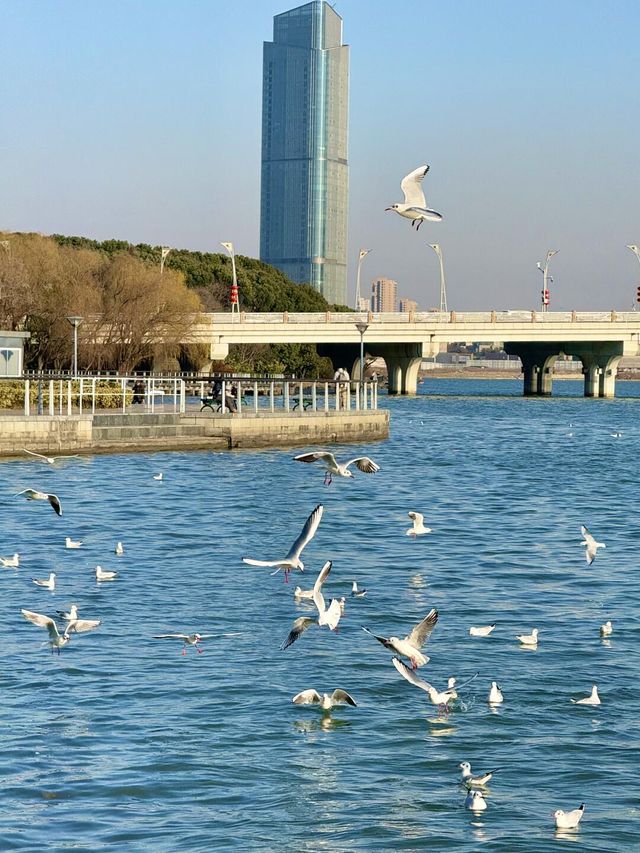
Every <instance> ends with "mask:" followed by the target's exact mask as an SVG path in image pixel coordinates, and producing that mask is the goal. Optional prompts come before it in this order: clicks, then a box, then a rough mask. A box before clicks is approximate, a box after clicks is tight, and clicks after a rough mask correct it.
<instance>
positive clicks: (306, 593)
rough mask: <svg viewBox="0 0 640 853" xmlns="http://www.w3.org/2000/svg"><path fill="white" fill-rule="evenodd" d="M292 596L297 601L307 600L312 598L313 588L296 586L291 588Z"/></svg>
mask: <svg viewBox="0 0 640 853" xmlns="http://www.w3.org/2000/svg"><path fill="white" fill-rule="evenodd" d="M293 597H294V598H295V599H297V600H298V601H308V600H310V599H312V598H313V590H312V589H302V587H301V586H297V587H296V588H295V589H294V590H293Z"/></svg>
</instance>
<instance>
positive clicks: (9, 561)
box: [0, 554, 20, 569]
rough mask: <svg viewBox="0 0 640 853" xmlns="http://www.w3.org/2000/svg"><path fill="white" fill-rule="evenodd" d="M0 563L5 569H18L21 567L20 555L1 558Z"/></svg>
mask: <svg viewBox="0 0 640 853" xmlns="http://www.w3.org/2000/svg"><path fill="white" fill-rule="evenodd" d="M0 563H1V564H2V565H3V566H4V568H5V569H17V568H18V566H19V565H20V554H14V555H13V557H0Z"/></svg>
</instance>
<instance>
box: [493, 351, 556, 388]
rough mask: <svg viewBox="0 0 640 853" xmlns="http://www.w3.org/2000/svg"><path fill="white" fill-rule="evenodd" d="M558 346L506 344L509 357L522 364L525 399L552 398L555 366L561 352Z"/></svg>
mask: <svg viewBox="0 0 640 853" xmlns="http://www.w3.org/2000/svg"><path fill="white" fill-rule="evenodd" d="M558 346H559V345H558V344H534V343H505V345H504V349H505V352H507V353H508V354H509V355H517V356H518V357H519V358H520V361H521V362H522V372H523V374H524V387H523V394H524V396H525V397H550V396H551V392H552V390H553V365H554V364H555V362H556V360H557V358H558V355H559V353H560V350H559V349H558Z"/></svg>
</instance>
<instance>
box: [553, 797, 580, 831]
mask: <svg viewBox="0 0 640 853" xmlns="http://www.w3.org/2000/svg"><path fill="white" fill-rule="evenodd" d="M583 814H584V803H580V805H579V806H578V808H577V809H573V811H570V812H563V811H562V809H558V810H557V811H555V812H554V813H553V816H554V818H555V820H556V829H576V828H577V826H578V824H579V823H580V821H581V820H582V815H583Z"/></svg>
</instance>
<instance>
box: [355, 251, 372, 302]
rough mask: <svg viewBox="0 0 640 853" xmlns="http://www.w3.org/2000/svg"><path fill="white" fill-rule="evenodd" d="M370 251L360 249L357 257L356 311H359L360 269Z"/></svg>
mask: <svg viewBox="0 0 640 853" xmlns="http://www.w3.org/2000/svg"><path fill="white" fill-rule="evenodd" d="M370 251H371V249H360V254H359V256H358V272H357V274H356V304H355V305H354V308H355V310H356V311H359V310H360V267H361V266H362V262H363V260H364V259H365V258H366V257H367V255H368V254H369V252H370Z"/></svg>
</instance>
